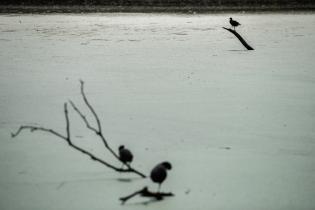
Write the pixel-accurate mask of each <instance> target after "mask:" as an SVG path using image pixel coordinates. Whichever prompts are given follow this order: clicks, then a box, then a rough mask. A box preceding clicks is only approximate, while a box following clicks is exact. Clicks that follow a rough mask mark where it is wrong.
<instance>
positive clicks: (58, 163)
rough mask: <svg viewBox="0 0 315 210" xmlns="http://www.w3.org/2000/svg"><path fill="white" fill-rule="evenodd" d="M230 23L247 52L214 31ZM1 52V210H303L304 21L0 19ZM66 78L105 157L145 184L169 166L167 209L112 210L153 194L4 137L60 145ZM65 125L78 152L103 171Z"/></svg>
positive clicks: (308, 103) (309, 106) (314, 128)
mask: <svg viewBox="0 0 315 210" xmlns="http://www.w3.org/2000/svg"><path fill="white" fill-rule="evenodd" d="M230 16H232V17H233V18H235V19H236V20H238V21H240V22H241V24H242V26H241V27H239V28H238V29H237V31H238V32H239V33H240V34H241V35H243V36H244V38H245V39H246V40H247V41H248V42H249V43H250V44H251V45H252V46H253V47H254V48H255V51H246V50H244V48H243V46H242V45H241V44H240V43H239V42H238V40H236V39H235V37H234V36H233V35H232V34H231V33H229V32H227V31H225V30H224V29H222V27H223V26H226V27H227V26H229V25H228V18H229V17H230ZM0 48H1V50H0V109H1V113H0V116H1V117H0V209H3V210H20V209H21V210H37V209H38V210H44V209H45V210H50V209H51V210H53V209H58V210H69V209H76V210H79V209H82V210H86V209H91V210H94V209H108V210H116V209H134V210H141V209H163V210H176V209H178V210H182V209H187V210H188V209H196V210H198V209H200V210H204V209H213V210H214V209H216V210H263V209H266V210H291V209H292V210H297V209H299V210H312V209H315V200H314V196H315V60H314V55H315V15H314V14H249V15H248V14H218V15H166V14H163V15H162V14H161V15H159V14H88V15H84V14H82V15H1V16H0ZM79 79H83V80H84V81H85V82H86V92H87V95H88V98H89V99H90V102H91V103H92V105H93V106H94V107H95V109H96V111H97V113H98V114H99V116H100V118H101V121H102V125H103V129H104V135H105V136H106V137H107V138H108V141H109V142H110V144H111V145H112V147H114V148H117V147H118V146H119V145H120V144H125V145H126V146H127V147H128V148H130V149H131V150H132V151H133V153H134V155H135V159H134V162H133V165H134V166H135V167H136V168H137V169H139V170H141V171H144V172H145V173H146V174H148V173H149V172H150V170H151V168H152V167H153V166H154V165H155V164H156V163H158V162H161V161H164V160H169V161H170V162H171V163H172V164H173V170H172V171H170V173H169V177H168V179H167V180H166V181H165V183H164V184H163V185H162V190H163V191H172V192H173V193H175V194H176V196H175V197H173V198H170V199H166V200H164V201H162V202H154V203H149V204H148V206H146V205H143V204H145V201H147V200H146V199H143V198H135V199H133V200H130V202H129V203H128V204H126V205H125V206H121V205H120V204H119V202H118V198H119V197H121V196H125V195H127V194H129V193H132V192H134V191H136V190H138V189H140V188H142V187H143V186H145V185H148V186H149V187H150V189H152V190H155V189H157V186H156V185H154V184H151V182H150V180H149V179H139V178H137V176H135V175H133V174H117V173H115V172H113V171H111V170H110V169H108V168H106V167H103V166H102V165H100V164H97V163H94V162H92V161H91V160H90V159H89V158H87V157H85V156H83V155H82V154H80V153H78V152H77V151H74V150H72V149H71V148H70V147H68V146H67V144H66V143H65V142H63V141H62V140H60V139H58V138H56V137H54V136H51V135H49V134H46V133H39V132H38V133H29V132H25V133H23V134H21V135H20V136H18V137H17V138H15V139H11V137H10V132H12V131H15V130H16V129H17V128H18V127H19V126H20V125H22V124H33V125H34V123H35V125H43V126H45V127H49V128H53V129H56V130H58V131H59V132H63V133H64V132H65V122H64V115H63V110H62V109H63V103H64V102H66V101H67V100H68V99H72V100H74V101H75V102H76V103H77V105H78V106H79V107H80V108H82V109H83V110H84V111H85V112H86V111H87V110H86V109H85V108H84V104H83V102H82V99H81V96H80V92H79V82H78V80H79ZM70 118H71V130H72V135H73V136H74V137H76V142H78V144H80V145H82V146H85V147H86V148H87V149H89V150H91V151H93V152H95V153H97V154H99V155H100V156H102V157H104V158H105V159H107V160H110V161H112V162H114V163H116V162H115V160H113V159H112V158H111V157H109V156H108V152H107V151H105V150H104V148H103V145H102V144H101V142H100V140H99V139H98V138H96V137H95V135H93V133H91V132H90V131H89V130H87V129H86V128H85V125H84V124H83V123H82V122H81V120H80V118H79V117H78V116H77V115H76V113H74V112H73V111H72V110H71V112H70ZM117 166H120V164H119V163H117ZM126 178H132V179H131V180H129V182H123V181H122V180H126ZM134 178H135V179H134Z"/></svg>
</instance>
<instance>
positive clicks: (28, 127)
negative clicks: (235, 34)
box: [11, 81, 146, 178]
mask: <svg viewBox="0 0 315 210" xmlns="http://www.w3.org/2000/svg"><path fill="white" fill-rule="evenodd" d="M83 85H84V83H83V81H81V93H82V96H83V99H84V101H85V103H86V105H87V106H88V107H89V109H90V110H91V112H92V113H93V115H94V117H95V119H96V121H97V124H98V129H96V128H94V127H92V126H91V125H90V123H89V122H88V120H87V119H86V117H85V116H84V115H83V114H82V113H81V111H80V110H79V109H78V108H77V107H76V106H75V104H74V103H73V102H72V101H70V104H71V105H72V107H73V109H74V110H75V111H76V112H77V113H78V114H79V115H80V116H81V118H82V119H83V121H84V122H85V124H86V126H87V128H89V129H90V130H92V131H94V132H95V133H96V134H97V135H98V136H99V137H100V138H101V139H102V141H103V142H104V144H105V147H106V148H107V149H108V150H109V151H110V152H111V153H112V154H113V155H114V156H115V157H116V158H117V159H118V160H119V161H120V159H119V157H118V155H117V154H116V153H115V152H114V151H113V150H112V149H111V148H110V147H109V146H108V143H107V141H106V139H105V137H104V136H103V134H102V132H101V124H100V120H99V118H98V116H97V114H96V112H95V111H94V109H93V107H92V106H91V105H90V104H89V102H88V100H87V98H86V96H85V94H84V90H83ZM67 105H68V104H67V103H65V104H64V115H65V120H66V135H63V134H60V133H59V132H57V131H55V130H53V129H49V128H45V127H41V126H32V125H22V126H20V127H19V129H18V130H17V131H16V132H15V133H11V136H12V138H14V137H16V136H18V135H19V134H20V133H21V132H22V131H23V130H30V131H31V132H34V131H43V132H46V133H50V134H53V135H55V136H57V137H59V138H61V139H63V140H65V141H66V142H67V143H68V145H69V146H70V147H72V148H73V149H75V150H77V151H79V152H81V153H83V154H85V155H88V156H89V157H90V158H91V159H92V160H94V161H96V162H99V163H101V164H103V165H105V166H107V167H109V168H111V169H113V170H115V171H117V172H123V173H135V174H137V175H139V176H141V177H142V178H145V177H146V176H145V175H144V174H143V173H141V172H139V171H137V170H136V169H134V168H132V167H131V166H130V165H129V164H125V165H126V166H127V168H126V169H123V168H119V167H116V166H114V165H112V164H110V163H108V162H106V161H104V160H102V159H101V158H99V157H97V156H95V155H94V154H92V153H91V152H89V151H87V150H85V149H83V148H81V147H79V146H77V145H75V144H74V143H73V142H72V140H71V135H70V120H69V113H68V106H67ZM120 162H121V161H120Z"/></svg>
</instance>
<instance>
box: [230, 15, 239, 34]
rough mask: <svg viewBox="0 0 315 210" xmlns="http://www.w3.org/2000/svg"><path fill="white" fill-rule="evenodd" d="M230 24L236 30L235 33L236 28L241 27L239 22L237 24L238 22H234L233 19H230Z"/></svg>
mask: <svg viewBox="0 0 315 210" xmlns="http://www.w3.org/2000/svg"><path fill="white" fill-rule="evenodd" d="M230 24H231V25H232V27H233V28H234V31H235V27H237V26H239V25H241V24H240V23H239V22H237V21H236V20H233V19H232V18H231V17H230Z"/></svg>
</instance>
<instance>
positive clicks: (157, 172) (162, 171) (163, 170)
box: [150, 161, 172, 192]
mask: <svg viewBox="0 0 315 210" xmlns="http://www.w3.org/2000/svg"><path fill="white" fill-rule="evenodd" d="M171 169H172V165H171V163H170V162H167V161H165V162H162V163H160V164H158V165H156V166H155V167H154V168H153V169H152V171H151V174H150V178H151V180H152V181H153V182H155V183H158V184H159V189H158V192H159V191H160V188H161V184H162V183H163V182H164V180H165V179H166V177H167V170H171Z"/></svg>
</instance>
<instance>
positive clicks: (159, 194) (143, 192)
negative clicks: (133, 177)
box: [119, 187, 174, 204]
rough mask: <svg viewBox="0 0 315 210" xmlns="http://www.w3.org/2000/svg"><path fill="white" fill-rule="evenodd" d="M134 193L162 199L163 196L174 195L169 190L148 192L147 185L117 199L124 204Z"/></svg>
mask: <svg viewBox="0 0 315 210" xmlns="http://www.w3.org/2000/svg"><path fill="white" fill-rule="evenodd" d="M136 195H141V196H143V197H151V198H155V199H156V200H162V199H163V198H164V197H169V196H174V194H173V193H171V192H169V193H163V192H150V191H149V190H148V187H144V188H142V189H141V190H138V191H136V192H134V193H132V194H130V195H127V196H125V197H121V198H119V200H120V201H121V203H122V204H124V203H125V202H127V201H128V200H129V199H131V198H133V197H134V196H136Z"/></svg>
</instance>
